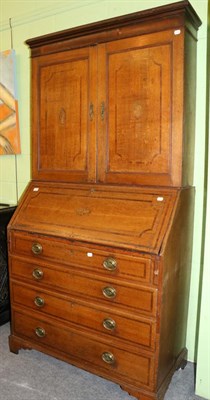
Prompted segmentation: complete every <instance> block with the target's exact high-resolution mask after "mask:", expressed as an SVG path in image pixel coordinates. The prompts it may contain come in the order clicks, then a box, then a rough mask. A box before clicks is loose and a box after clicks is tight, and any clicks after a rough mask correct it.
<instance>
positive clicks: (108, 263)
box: [103, 257, 117, 271]
mask: <svg viewBox="0 0 210 400" xmlns="http://www.w3.org/2000/svg"><path fill="white" fill-rule="evenodd" d="M103 267H104V268H105V269H107V270H108V271H114V270H115V269H116V268H117V261H116V260H115V258H113V257H108V258H106V260H104V262H103Z"/></svg>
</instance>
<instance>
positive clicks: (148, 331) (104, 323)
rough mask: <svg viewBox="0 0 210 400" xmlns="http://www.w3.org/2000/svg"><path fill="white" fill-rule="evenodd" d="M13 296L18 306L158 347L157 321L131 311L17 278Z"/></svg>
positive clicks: (122, 338) (137, 342)
mask: <svg viewBox="0 0 210 400" xmlns="http://www.w3.org/2000/svg"><path fill="white" fill-rule="evenodd" d="M11 297H12V301H13V304H14V305H15V306H19V307H22V306H24V307H29V308H31V309H33V310H36V311H38V312H40V313H41V314H46V315H50V316H54V317H57V318H60V319H64V320H67V321H68V322H70V323H74V324H77V325H79V326H81V327H85V328H89V329H91V330H94V331H97V332H100V333H102V334H107V335H110V336H111V337H116V338H118V339H121V340H127V341H129V342H133V343H136V344H139V345H142V346H144V347H146V348H148V349H154V345H155V323H154V322H153V321H151V320H149V319H142V318H140V319H139V318H137V319H135V316H134V318H132V316H131V315H130V314H128V316H123V315H119V313H118V314H117V313H115V312H114V311H112V310H111V309H110V310H109V311H104V310H101V309H100V307H99V306H98V307H93V305H91V307H90V306H89V305H88V303H87V302H85V301H84V302H81V301H75V299H74V298H71V297H69V298H67V297H64V296H63V297H61V296H60V297H58V296H54V294H53V293H52V294H50V293H49V292H47V291H44V290H41V289H40V290H39V289H37V290H36V289H34V288H31V287H30V286H27V285H21V284H18V283H14V282H12V284H11Z"/></svg>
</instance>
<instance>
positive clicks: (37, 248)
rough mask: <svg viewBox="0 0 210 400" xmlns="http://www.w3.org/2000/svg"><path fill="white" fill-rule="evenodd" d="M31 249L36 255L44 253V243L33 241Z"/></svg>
mask: <svg viewBox="0 0 210 400" xmlns="http://www.w3.org/2000/svg"><path fill="white" fill-rule="evenodd" d="M31 250H32V252H33V253H34V254H35V255H37V254H41V253H42V245H41V244H40V243H33V244H32V247H31Z"/></svg>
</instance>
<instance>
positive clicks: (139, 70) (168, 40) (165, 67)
mask: <svg viewBox="0 0 210 400" xmlns="http://www.w3.org/2000/svg"><path fill="white" fill-rule="evenodd" d="M174 37H175V36H174V34H173V32H169V31H167V32H162V33H161V35H160V34H151V35H143V36H139V37H135V38H130V39H124V40H120V41H115V42H110V43H107V44H105V45H101V46H100V49H99V58H100V65H103V67H102V72H101V75H100V77H99V82H100V84H99V88H100V87H102V88H103V89H101V92H100V96H99V98H101V103H102V102H103V101H104V102H105V104H106V118H104V119H103V120H102V119H101V116H99V126H100V129H99V137H100V143H101V148H105V151H104V154H102V152H101V156H100V159H99V163H100V164H99V180H100V181H103V182H104V181H105V182H110V183H129V184H132V183H137V184H139V183H140V184H141V183H142V184H153V182H154V184H171V180H172V179H171V167H172V158H173V154H172V129H171V126H172V100H173V62H174V60H173V41H174ZM177 68H179V67H177ZM106 88H107V89H106ZM103 99H104V100H103ZM180 117H181V115H180ZM178 141H179V137H177V146H178V145H179V143H178ZM157 179H158V180H159V181H158V182H157Z"/></svg>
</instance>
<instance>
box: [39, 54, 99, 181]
mask: <svg viewBox="0 0 210 400" xmlns="http://www.w3.org/2000/svg"><path fill="white" fill-rule="evenodd" d="M91 53H92V54H91ZM95 68H96V62H95V50H94V49H93V48H92V49H90V48H84V49H77V50H72V51H65V52H61V53H58V54H49V55H46V56H40V57H37V58H36V57H35V58H34V59H33V77H32V86H33V104H32V107H33V178H34V179H39V180H51V181H52V180H56V181H70V182H85V181H88V180H89V181H95V164H96V162H95V152H96V150H95V121H94V109H93V107H92V104H94V103H95V90H96V89H95V86H96V85H93V77H92V76H94V77H95ZM91 82H92V84H91Z"/></svg>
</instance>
